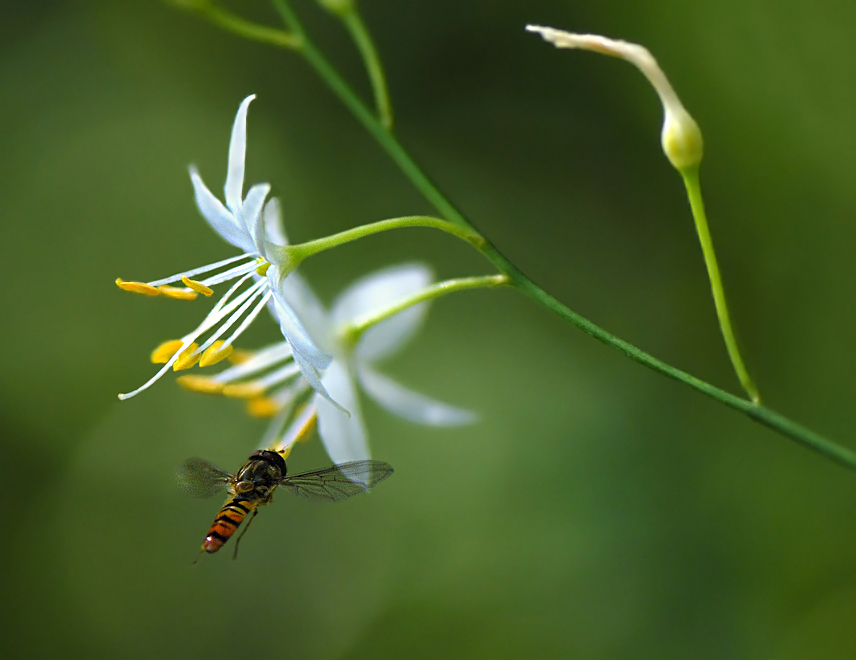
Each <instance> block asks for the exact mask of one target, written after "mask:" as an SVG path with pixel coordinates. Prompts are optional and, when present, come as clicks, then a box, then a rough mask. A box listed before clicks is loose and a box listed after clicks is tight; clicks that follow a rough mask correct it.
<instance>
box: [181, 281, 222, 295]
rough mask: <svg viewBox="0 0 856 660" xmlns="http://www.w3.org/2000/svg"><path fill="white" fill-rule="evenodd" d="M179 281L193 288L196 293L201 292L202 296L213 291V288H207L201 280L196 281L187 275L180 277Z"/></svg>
mask: <svg viewBox="0 0 856 660" xmlns="http://www.w3.org/2000/svg"><path fill="white" fill-rule="evenodd" d="M181 281H182V282H183V283H184V286H186V287H187V288H189V289H193V290H194V291H196V293H201V294H202V295H203V296H210V295H212V294H213V293H214V291H213V289H209V288H208V287H207V286H205V285H204V284H203V283H202V282H197V281H196V280H192V279H190V278H189V277H182V278H181Z"/></svg>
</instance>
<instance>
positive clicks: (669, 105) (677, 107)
mask: <svg viewBox="0 0 856 660" xmlns="http://www.w3.org/2000/svg"><path fill="white" fill-rule="evenodd" d="M526 29H527V30H529V31H530V32H537V33H538V34H540V35H541V36H542V37H543V38H544V40H545V41H549V42H551V43H552V44H554V45H555V46H556V47H557V48H580V49H583V50H591V51H594V52H596V53H603V54H604V55H611V56H612V57H620V58H621V59H623V60H627V61H628V62H630V63H631V64H634V65H635V66H636V67H637V68H638V69H639V70H640V71H641V72H642V73H643V74H644V75H645V77H646V78H647V79H648V81H649V82H650V83H651V85H653V87H654V90H655V91H656V92H657V95H658V96H659V97H660V102H661V103H662V104H663V130H662V132H661V133H660V142H661V143H662V145H663V151H664V152H665V154H666V157H667V158H668V159H669V162H671V163H672V165H674V167H675V168H676V169H678V170H680V171H683V170H686V169H689V168H693V167H697V166H698V165H699V163H701V158H702V154H703V152H704V142H703V140H702V136H701V129H700V128H699V127H698V124H697V123H696V122H695V120H694V119H693V118H692V117H691V116H690V113H688V112H687V111H686V108H684V106H683V104H682V103H681V101H680V99H679V98H678V95H677V94H675V90H674V89H673V88H672V85H671V84H670V83H669V79H668V78H666V74H665V73H663V70H662V69H661V68H660V66H659V65H658V64H657V60H655V59H654V57H653V56H652V55H651V53H649V52H648V49H647V48H644V47H643V46H640V45H639V44H632V43H628V42H626V41H617V40H615V39H607V38H606V37H601V36H599V35H596V34H574V33H572V32H564V31H563V30H556V29H554V28H549V27H541V26H538V25H527V26H526Z"/></svg>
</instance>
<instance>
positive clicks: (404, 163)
mask: <svg viewBox="0 0 856 660" xmlns="http://www.w3.org/2000/svg"><path fill="white" fill-rule="evenodd" d="M272 1H273V4H274V6H275V7H276V9H277V10H278V11H279V13H280V15H281V16H282V18H283V20H284V21H285V23H286V25H288V26H289V27H290V28H291V31H292V33H293V34H294V35H295V36H296V37H297V38H298V39H301V40H302V42H301V44H300V47H299V52H300V53H301V54H303V55H304V56H305V57H306V59H307V61H308V62H309V64H310V65H311V66H312V67H313V68H314V69H315V70H316V71H317V72H318V74H319V75H320V76H321V78H322V79H323V80H324V81H325V82H326V83H327V85H329V87H330V89H331V90H332V91H333V92H334V94H336V95H337V96H338V97H339V98H340V100H341V101H342V102H343V103H344V104H345V106H346V107H347V108H348V109H349V110H350V111H351V112H352V113H353V115H354V116H355V117H356V119H357V120H358V121H359V122H360V123H361V124H362V125H363V126H364V127H365V128H366V130H367V131H368V132H369V133H370V134H371V135H372V136H373V137H374V138H375V139H376V140H377V141H378V143H379V144H380V145H381V147H382V148H383V149H384V150H385V151H386V152H387V154H388V155H389V156H390V157H391V158H392V160H393V161H394V162H395V163H396V164H397V165H398V166H399V167H400V168H401V170H402V171H403V172H404V174H405V176H407V178H408V179H410V181H411V183H412V184H413V185H414V186H415V187H416V189H417V190H419V192H420V193H422V195H424V197H425V198H426V199H427V200H428V201H429V202H430V203H431V204H433V205H434V207H435V208H436V209H437V210H438V211H439V212H440V214H441V215H443V216H444V217H445V218H447V219H448V220H449V221H450V222H452V223H454V224H456V225H459V226H460V227H464V228H467V229H475V228H474V227H473V225H472V224H471V223H470V222H469V221H467V220H466V219H465V218H464V216H463V215H461V213H460V212H458V210H457V209H456V208H455V207H454V206H453V205H452V204H451V202H449V201H448V200H447V199H446V198H445V197H444V196H443V194H442V193H441V192H440V191H439V189H437V187H436V186H435V185H434V184H433V183H432V182H431V181H430V180H429V179H428V177H427V176H425V174H424V173H423V172H422V171H421V170H420V169H419V167H418V166H417V165H416V163H415V162H413V160H412V159H411V158H410V155H409V154H408V153H407V152H406V151H405V150H404V149H403V148H402V147H401V145H400V144H399V143H398V141H397V140H396V139H395V138H394V137H393V136H392V134H391V133H389V132H388V131H386V130H385V129H384V128H383V126H382V125H381V123H380V122H379V121H377V120H376V119H375V117H374V116H373V115H372V113H371V112H370V111H369V110H368V108H366V106H365V105H364V104H363V103H362V102H361V101H360V99H359V97H357V95H356V94H354V93H353V91H352V90H351V89H350V87H348V85H347V84H346V83H345V82H344V81H343V80H342V78H341V77H340V76H339V75H338V74H337V73H336V71H335V70H334V69H333V68H332V67H331V66H330V65H329V64H328V63H327V61H326V60H325V59H324V57H323V56H322V55H321V54H320V52H319V51H318V50H317V49H316V48H315V46H314V45H313V44H312V43H311V42H310V41H309V40H308V39H306V35H305V33H304V31H303V29H302V27H301V25H300V23H299V21H298V20H297V17H296V16H295V15H294V13H293V12H292V11H291V8H290V7H289V6H288V3H287V1H286V0H272ZM480 251H481V252H482V254H484V255H485V256H486V257H487V258H488V259H489V260H490V261H491V262H492V263H493V264H494V265H495V266H496V268H497V269H498V270H499V271H500V272H501V273H504V274H505V275H507V276H508V279H509V283H510V284H512V285H513V286H515V287H517V288H518V289H519V290H520V291H522V292H523V293H525V294H526V295H527V296H529V297H530V298H532V299H533V300H534V301H535V302H537V303H538V304H540V305H542V306H543V307H546V308H547V309H549V310H551V311H552V312H554V313H555V314H557V315H558V316H559V317H561V318H562V319H564V320H566V321H568V322H569V323H571V324H573V325H575V326H576V327H578V328H579V329H580V330H582V331H583V332H585V333H587V334H588V335H590V336H592V337H594V338H595V339H597V340H598V341H601V342H603V343H604V344H606V345H608V346H611V347H612V348H614V349H616V350H618V351H619V352H621V353H623V354H624V355H626V356H627V357H629V358H630V359H632V360H634V361H636V362H638V363H639V364H642V365H644V366H646V367H648V368H650V369H653V370H654V371H657V372H658V373H661V374H663V375H665V376H668V377H669V378H672V379H674V380H677V381H679V382H681V383H684V384H685V385H688V386H689V387H692V388H693V389H695V390H697V391H699V392H701V393H702V394H705V395H707V396H709V397H711V398H713V399H715V400H716V401H719V402H720V403H722V404H724V405H726V406H728V407H730V408H733V409H734V410H738V411H740V412H743V413H744V414H746V415H747V416H749V417H750V418H751V419H754V420H755V421H757V422H758V423H760V424H763V425H764V426H767V427H768V428H770V429H773V430H774V431H776V432H777V433H780V434H781V435H783V436H785V437H788V438H790V439H792V440H794V441H795V442H797V443H798V444H800V445H802V446H804V447H806V448H808V449H811V450H812V451H815V452H817V453H819V454H821V455H823V456H826V457H827V458H829V459H830V460H832V461H835V462H836V463H839V464H841V465H844V466H846V467H849V468H851V469H854V470H856V452H853V451H851V450H849V449H846V448H845V447H842V446H840V445H838V444H836V443H834V442H832V441H831V440H828V439H827V438H824V437H823V436H821V435H819V434H817V433H815V432H814V431H812V430H810V429H808V428H806V427H804V426H801V425H799V424H797V423H795V422H793V421H791V420H790V419H788V418H786V417H784V416H782V415H780V414H779V413H776V412H774V411H772V410H770V409H769V408H766V407H765V406H761V405H757V404H755V403H753V402H752V401H748V400H746V399H742V398H740V397H737V396H734V395H733V394H730V393H729V392H726V391H725V390H721V389H719V388H718V387H714V386H713V385H711V384H710V383H707V382H705V381H703V380H701V379H699V378H696V377H695V376H692V375H690V374H688V373H686V372H684V371H681V370H680V369H676V368H674V367H672V366H670V365H668V364H666V363H665V362H662V361H660V360H658V359H656V358H655V357H653V356H652V355H649V354H648V353H646V352H645V351H642V350H640V349H639V348H637V347H635V346H633V345H632V344H629V343H628V342H626V341H624V340H622V339H619V338H618V337H616V336H614V335H612V334H611V333H609V332H607V331H606V330H604V329H603V328H601V327H599V326H597V325H595V324H594V323H592V322H591V321H589V320H588V319H586V318H584V317H582V316H580V315H579V314H577V313H576V312H574V311H572V310H571V309H569V308H568V307H566V306H565V305H563V304H562V303H560V302H559V301H558V300H556V299H555V298H553V297H552V296H551V295H549V294H548V293H547V292H546V291H544V290H543V289H542V288H541V287H539V286H538V285H537V284H535V283H534V282H532V281H531V280H530V279H529V278H528V277H526V276H525V275H524V274H523V273H522V272H520V270H518V269H517V267H516V266H514V265H513V264H512V263H511V262H509V261H508V259H506V258H505V257H504V256H503V255H502V254H501V253H500V252H499V250H497V249H496V248H495V247H494V246H493V245H492V244H491V243H490V242H489V241H487V240H485V241H484V243H483V244H482V245H481V247H480Z"/></svg>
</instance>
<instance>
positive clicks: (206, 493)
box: [175, 458, 233, 497]
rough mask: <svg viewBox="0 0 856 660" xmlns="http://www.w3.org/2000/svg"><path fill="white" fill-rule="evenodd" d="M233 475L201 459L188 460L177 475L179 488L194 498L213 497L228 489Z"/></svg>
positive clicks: (176, 479)
mask: <svg viewBox="0 0 856 660" xmlns="http://www.w3.org/2000/svg"><path fill="white" fill-rule="evenodd" d="M232 478H233V477H232V475H231V474H229V473H228V472H224V471H223V470H221V469H220V468H218V467H217V466H216V465H212V464H211V463H209V462H208V461H206V460H203V459H201V458H188V459H187V460H186V461H184V463H182V464H181V467H180V468H178V470H177V471H176V473H175V481H176V483H177V484H178V485H179V487H180V488H181V489H182V490H184V491H185V492H187V493H190V494H191V495H193V496H194V497H211V496H212V495H216V494H217V493H219V492H220V491H221V490H223V489H224V488H225V487H226V484H227V483H228V482H229V481H231V479H232Z"/></svg>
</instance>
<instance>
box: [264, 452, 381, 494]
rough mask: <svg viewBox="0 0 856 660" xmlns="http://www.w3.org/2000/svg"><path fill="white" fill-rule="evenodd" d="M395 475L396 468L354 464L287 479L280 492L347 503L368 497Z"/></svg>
mask: <svg viewBox="0 0 856 660" xmlns="http://www.w3.org/2000/svg"><path fill="white" fill-rule="evenodd" d="M391 474H392V466H391V465H389V464H388V463H384V462H383V461H353V462H351V463H341V464H339V465H334V466H333V467H328V468H324V469H323V470H312V471H311V472H303V473H301V474H295V475H294V476H288V477H285V478H284V479H283V480H282V481H281V482H280V488H284V489H285V490H287V491H288V492H289V493H292V494H294V495H297V496H298V497H308V498H310V499H313V500H344V499H346V498H348V497H351V496H352V495H359V494H360V493H367V492H368V491H369V490H370V489H371V487H372V486H374V485H375V484H378V483H380V482H381V481H383V480H384V479H386V478H387V477H388V476H389V475H391Z"/></svg>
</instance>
